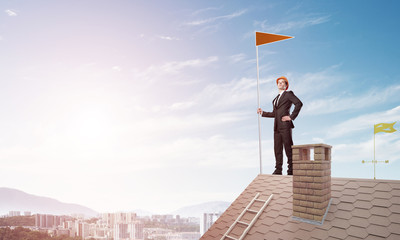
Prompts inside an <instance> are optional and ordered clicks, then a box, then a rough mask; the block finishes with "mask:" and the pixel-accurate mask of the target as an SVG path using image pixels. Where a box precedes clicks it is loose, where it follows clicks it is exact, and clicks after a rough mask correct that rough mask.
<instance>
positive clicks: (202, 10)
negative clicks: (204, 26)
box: [192, 7, 222, 16]
mask: <svg viewBox="0 0 400 240" xmlns="http://www.w3.org/2000/svg"><path fill="white" fill-rule="evenodd" d="M221 8H222V7H218V8H217V7H209V8H203V9H199V10H196V11H194V12H193V13H192V15H193V16H195V15H199V14H201V13H204V12H209V11H215V10H219V9H221Z"/></svg>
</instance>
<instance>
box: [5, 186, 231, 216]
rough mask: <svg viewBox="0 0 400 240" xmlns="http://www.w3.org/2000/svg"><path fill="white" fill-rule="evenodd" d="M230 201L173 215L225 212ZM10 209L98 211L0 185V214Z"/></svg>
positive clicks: (184, 209)
mask: <svg viewBox="0 0 400 240" xmlns="http://www.w3.org/2000/svg"><path fill="white" fill-rule="evenodd" d="M229 205H230V203H229V202H222V201H215V202H207V203H202V204H197V205H192V206H186V207H182V208H180V209H178V210H176V211H174V212H171V213H170V214H172V215H180V216H181V217H198V218H199V217H200V216H201V215H202V214H203V213H214V212H224V211H225V209H227V208H228V207H229ZM9 211H21V214H23V212H24V211H29V212H31V213H32V214H35V213H41V214H53V215H72V214H83V215H85V217H96V216H98V214H99V213H98V212H96V211H95V210H93V209H90V208H89V207H85V206H82V205H79V204H72V203H63V202H60V201H58V200H56V199H53V198H48V197H42V196H36V195H32V194H29V193H25V192H23V191H20V190H17V189H12V188H5V187H0V215H7V214H8V213H9ZM133 212H136V213H137V214H138V215H140V216H143V215H151V214H152V213H150V212H147V211H144V210H135V211H133Z"/></svg>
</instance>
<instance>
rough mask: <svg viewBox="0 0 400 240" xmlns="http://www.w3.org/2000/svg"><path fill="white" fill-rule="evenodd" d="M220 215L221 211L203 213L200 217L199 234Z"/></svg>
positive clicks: (205, 230)
mask: <svg viewBox="0 0 400 240" xmlns="http://www.w3.org/2000/svg"><path fill="white" fill-rule="evenodd" d="M219 216H221V213H203V215H202V216H201V218H200V234H201V235H203V234H204V233H205V232H207V230H208V229H209V228H210V227H211V225H213V223H214V222H215V221H217V219H218V218H219Z"/></svg>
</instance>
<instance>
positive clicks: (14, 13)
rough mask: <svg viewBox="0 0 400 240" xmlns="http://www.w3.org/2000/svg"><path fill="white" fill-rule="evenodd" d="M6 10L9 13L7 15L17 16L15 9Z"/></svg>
mask: <svg viewBox="0 0 400 240" xmlns="http://www.w3.org/2000/svg"><path fill="white" fill-rule="evenodd" d="M4 12H5V13H7V15H8V16H10V17H16V16H17V13H16V12H15V11H13V10H10V9H7V10H5V11H4Z"/></svg>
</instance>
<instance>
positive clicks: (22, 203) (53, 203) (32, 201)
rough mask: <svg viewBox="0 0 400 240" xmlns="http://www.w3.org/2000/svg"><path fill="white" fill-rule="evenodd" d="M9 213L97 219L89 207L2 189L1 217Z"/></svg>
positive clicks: (0, 201) (15, 190) (0, 195)
mask: <svg viewBox="0 0 400 240" xmlns="http://www.w3.org/2000/svg"><path fill="white" fill-rule="evenodd" d="M9 211H21V212H24V211H29V212H31V213H32V214H35V213H41V214H53V215H71V214H84V215H85V217H95V216H97V214H98V213H97V212H96V211H94V210H93V209H90V208H88V207H85V206H82V205H78V204H72V203H63V202H60V201H58V200H56V199H53V198H48V197H41V196H36V195H32V194H28V193H25V192H23V191H20V190H17V189H12V188H4V187H3V188H0V215H6V214H8V213H9Z"/></svg>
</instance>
